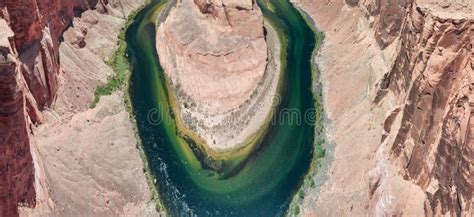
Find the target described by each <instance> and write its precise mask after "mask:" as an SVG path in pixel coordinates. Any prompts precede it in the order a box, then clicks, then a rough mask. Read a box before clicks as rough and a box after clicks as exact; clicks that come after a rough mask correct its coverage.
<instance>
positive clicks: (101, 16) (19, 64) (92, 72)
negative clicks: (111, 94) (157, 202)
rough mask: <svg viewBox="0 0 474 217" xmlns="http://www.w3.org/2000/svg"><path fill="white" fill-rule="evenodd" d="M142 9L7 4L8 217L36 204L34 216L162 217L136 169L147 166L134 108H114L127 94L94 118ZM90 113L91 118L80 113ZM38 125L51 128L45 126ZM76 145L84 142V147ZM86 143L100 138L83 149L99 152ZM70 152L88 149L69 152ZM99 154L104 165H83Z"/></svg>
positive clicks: (3, 5) (0, 26) (116, 3)
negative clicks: (111, 60)
mask: <svg viewBox="0 0 474 217" xmlns="http://www.w3.org/2000/svg"><path fill="white" fill-rule="evenodd" d="M142 4H144V2H143V1H129V2H122V1H120V0H113V1H86V0H84V1H82V0H75V1H65V0H57V1H29V0H22V1H8V0H3V1H0V30H1V31H0V43H1V44H0V77H1V79H0V92H1V94H0V98H1V100H0V129H1V131H0V179H1V180H0V216H17V215H18V209H17V207H18V205H20V207H24V206H26V207H36V208H35V209H25V208H22V214H24V215H33V216H45V215H47V216H51V215H58V216H61V215H78V214H79V213H80V214H84V213H89V215H92V216H93V215H119V214H124V213H128V214H130V215H140V216H143V215H156V213H154V209H153V205H152V204H149V203H148V202H147V200H148V198H149V196H148V192H147V191H146V189H147V187H146V182H145V180H144V179H145V178H144V176H143V172H142V170H141V169H137V168H141V166H140V165H141V160H140V158H139V157H138V152H137V149H135V148H134V146H135V144H136V140H135V137H134V135H133V133H132V132H133V127H132V125H131V124H130V121H129V119H128V115H127V114H126V112H125V107H124V106H123V105H121V104H119V105H113V107H114V110H113V111H109V110H110V108H109V107H110V106H111V105H112V104H113V102H120V99H121V97H122V95H120V94H119V95H118V96H115V98H114V100H113V101H112V102H111V101H110V100H109V101H107V102H106V103H105V104H104V105H102V104H101V106H100V109H98V110H97V111H96V112H98V113H99V115H96V116H94V115H93V114H95V113H96V112H93V111H92V112H91V111H89V112H87V111H85V110H87V109H88V106H89V104H90V102H91V100H92V98H93V92H94V89H95V87H96V86H97V85H98V84H101V83H104V82H105V81H106V80H107V76H108V75H110V74H112V73H113V72H112V70H111V69H110V68H109V67H108V66H107V65H106V64H105V63H104V61H106V60H107V58H108V57H109V56H110V55H111V54H112V52H113V50H114V48H115V47H117V35H118V34H119V32H120V30H121V28H123V25H124V23H125V20H126V17H127V16H128V14H130V13H131V12H132V11H133V10H135V9H137V8H138V7H139V6H141V5H142ZM88 9H92V10H88ZM86 10H87V11H86ZM84 11H86V12H85V13H84ZM73 20H74V23H73V22H72V21H73ZM70 26H72V27H73V28H70V29H69V30H68V33H67V34H65V35H63V32H64V31H65V30H66V29H67V28H69V27H70ZM64 40H65V41H66V43H62V45H61V46H60V42H61V41H64ZM117 109H118V111H117ZM45 110H46V111H45ZM82 111H84V112H87V114H89V115H85V114H82V115H76V114H77V113H79V112H82ZM90 114H92V115H90ZM76 116H77V117H76ZM91 116H92V117H91ZM86 119H87V122H86ZM73 120H74V121H73ZM102 120H106V122H103V121H102ZM83 121H84V122H85V123H89V124H83ZM91 121H92V122H91ZM97 122H98V123H100V124H95V123H97ZM113 123H115V124H119V125H121V126H123V127H122V128H116V127H115V125H114V124H113ZM38 124H43V125H41V126H40V127H39V128H36V125H38ZM110 126H113V127H112V128H110ZM89 127H100V128H101V129H104V130H106V132H102V133H103V134H104V135H105V136H102V137H101V136H100V135H96V136H93V135H92V134H91V133H90V132H89V133H81V132H82V131H86V132H87V129H89ZM109 128H110V129H109ZM107 129H108V130H107ZM94 132H96V131H94ZM97 132H98V131H97ZM98 133H99V132H98ZM35 134H36V135H45V137H46V138H47V139H44V138H43V139H41V138H40V139H37V138H36V136H35ZM64 135H67V136H66V137H64ZM70 138H76V139H74V142H75V144H71V140H70ZM83 138H95V139H94V140H93V141H88V142H84V143H86V144H89V145H94V146H95V145H97V146H98V147H94V148H82V147H83V146H84V145H83V144H84V143H81V142H79V141H82V139H83ZM116 140H117V141H116ZM107 141H109V142H110V141H112V143H114V144H115V146H114V148H115V149H116V151H115V153H116V154H114V155H115V156H113V155H106V154H105V153H106V152H107V150H108V149H107V147H108V146H107V145H104V144H105V143H104V142H107ZM119 141H123V142H119ZM125 141H126V142H125ZM67 147H69V148H73V147H74V148H79V149H81V151H79V152H77V151H64V152H63V151H61V150H63V149H66V150H68V149H67ZM100 147H102V148H100ZM94 150H95V151H94ZM131 153H134V154H131ZM121 154H125V155H126V156H127V157H126V159H127V160H126V162H127V165H122V166H120V169H117V168H115V167H114V166H113V165H119V162H114V160H113V159H115V160H118V161H120V162H123V160H120V159H125V158H124V157H123V156H122V157H120V156H118V155H121ZM94 155H100V156H102V157H101V159H102V161H99V162H97V161H90V162H89V163H84V162H82V160H79V159H83V158H84V157H88V156H89V157H90V156H94ZM111 159H112V160H111ZM78 160H79V161H78ZM104 162H110V163H104ZM79 168H81V169H79ZM91 171H93V173H94V171H95V172H96V173H97V174H102V173H104V172H105V171H113V175H109V176H107V175H105V176H104V175H97V176H95V175H90V172H91ZM94 174H95V173H94ZM127 177H128V178H127ZM115 179H118V180H120V181H116V180H115ZM83 180H89V181H90V182H88V183H84V182H83ZM53 186H54V187H53ZM61 186H63V187H61ZM55 187H57V188H55ZM71 189H74V190H71ZM126 189H134V190H133V192H130V191H128V190H126ZM81 192H82V193H81ZM86 192H88V193H87V194H86ZM97 195H99V196H101V197H102V198H101V199H98V198H97ZM71 204H76V206H75V207H74V206H72V207H71ZM150 207H151V209H150ZM84 211H85V212H84ZM89 211H90V212H89ZM81 212H82V213H81Z"/></svg>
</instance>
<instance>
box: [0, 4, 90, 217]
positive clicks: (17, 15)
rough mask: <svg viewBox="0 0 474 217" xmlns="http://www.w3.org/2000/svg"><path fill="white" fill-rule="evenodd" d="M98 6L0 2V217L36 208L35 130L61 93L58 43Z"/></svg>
mask: <svg viewBox="0 0 474 217" xmlns="http://www.w3.org/2000/svg"><path fill="white" fill-rule="evenodd" d="M96 4H97V1H86V0H75V1H69V0H53V1H46V0H39V1H38V0H36V1H33V0H0V93H1V94H0V130H1V131H0V216H16V215H18V211H17V204H19V203H21V204H24V205H27V206H34V205H35V190H34V187H33V183H34V169H33V162H32V156H31V153H30V143H31V141H30V135H31V130H30V125H31V124H32V123H40V122H41V121H42V120H41V119H42V118H41V112H40V110H41V109H42V108H43V107H45V106H48V105H50V104H51V103H52V102H53V101H54V99H55V94H56V91H57V87H58V80H59V76H60V74H61V73H60V72H61V69H60V67H59V53H58V52H59V51H58V47H59V41H60V37H61V34H62V32H63V31H64V30H65V29H66V28H67V27H68V26H69V25H70V23H71V20H72V18H73V17H74V16H75V15H76V16H77V15H80V13H81V12H82V11H84V10H86V9H88V8H92V7H94V6H95V5H96Z"/></svg>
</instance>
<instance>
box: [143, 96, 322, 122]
mask: <svg viewBox="0 0 474 217" xmlns="http://www.w3.org/2000/svg"><path fill="white" fill-rule="evenodd" d="M266 103H271V105H270V106H271V107H272V108H273V110H272V112H273V113H272V114H271V122H270V124H271V125H274V126H276V125H280V126H283V125H292V126H301V125H303V124H304V125H314V124H315V122H316V118H317V114H318V113H317V110H316V109H315V108H307V109H301V108H296V107H285V105H283V106H282V103H285V104H288V102H283V101H282V97H281V96H280V95H278V94H276V95H274V96H273V97H268V99H267V101H264V102H262V103H261V105H262V106H268V104H266ZM265 104H266V105H265ZM292 106H297V105H292ZM249 110H250V111H249ZM249 110H247V115H252V114H253V113H255V112H256V111H252V109H249ZM275 112H277V113H276V114H275ZM176 118H179V121H180V122H181V123H193V122H197V120H196V119H193V118H192V117H190V115H181V114H175V113H174V112H173V110H172V109H171V108H169V109H168V108H165V106H164V105H163V104H162V103H159V104H158V106H157V107H155V108H153V109H150V110H149V111H148V113H147V121H148V124H150V125H154V126H156V125H160V124H170V123H174V122H175V121H176ZM225 123H226V124H229V125H242V124H245V121H242V117H241V116H239V115H235V114H234V115H232V114H230V115H228V116H227V117H226V121H225ZM194 124H195V123H194Z"/></svg>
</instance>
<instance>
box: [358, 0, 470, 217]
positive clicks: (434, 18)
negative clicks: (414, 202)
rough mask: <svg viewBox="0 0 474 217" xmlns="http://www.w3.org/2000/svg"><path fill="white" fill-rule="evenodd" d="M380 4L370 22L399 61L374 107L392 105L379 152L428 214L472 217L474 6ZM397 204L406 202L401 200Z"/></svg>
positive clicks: (376, 193)
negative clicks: (420, 197)
mask: <svg viewBox="0 0 474 217" xmlns="http://www.w3.org/2000/svg"><path fill="white" fill-rule="evenodd" d="M384 3H385V2H383V1H382V2H381V3H380V4H382V5H381V6H380V16H379V15H378V14H374V15H373V16H379V17H378V20H376V21H375V23H374V25H375V37H376V40H377V42H379V45H380V47H381V48H385V47H386V46H388V45H389V44H390V43H393V41H394V40H395V38H396V37H398V40H399V41H398V42H397V43H398V44H397V54H398V55H397V58H396V59H395V61H394V62H393V66H392V67H391V68H390V70H389V71H387V72H386V73H385V74H384V77H383V79H382V80H381V81H380V82H379V86H378V93H377V95H376V97H375V99H374V103H375V105H377V104H379V103H381V101H389V102H391V103H394V104H395V105H394V106H393V108H392V110H391V113H390V114H389V115H388V116H387V119H386V120H385V122H384V135H383V136H382V141H381V142H382V145H383V146H385V148H386V154H387V155H388V159H389V161H390V162H391V163H392V164H393V166H394V168H395V170H396V171H397V174H398V175H400V176H402V177H403V179H405V180H409V181H411V182H412V183H414V184H416V185H417V186H419V187H420V190H421V191H423V192H424V193H425V195H426V196H425V197H426V198H425V201H424V204H423V207H424V214H425V215H428V216H431V215H433V214H443V215H451V216H467V214H468V213H471V214H472V211H473V209H474V207H472V206H473V204H472V202H473V190H474V138H473V135H472V132H473V131H472V130H473V129H474V120H473V119H472V117H473V116H474V113H473V112H472V109H473V106H474V104H473V103H474V95H473V90H472V89H473V87H474V86H473V84H474V73H473V67H474V65H473V64H472V58H473V56H472V54H473V52H472V42H473V41H472V39H473V36H474V33H473V32H472V30H473V28H474V26H473V24H474V20H473V17H472V10H471V5H470V3H468V1H466V2H464V3H463V2H462V1H457V2H453V3H449V2H448V1H439V4H438V3H436V2H433V1H415V2H410V1H406V2H405V1H399V2H395V1H390V3H392V4H394V5H395V6H394V9H393V10H390V7H389V8H388V11H385V10H384V9H386V8H384V7H383V4H384ZM385 4H387V3H385ZM364 7H365V8H370V7H368V5H364ZM384 11H385V12H386V14H384V13H383V12H384ZM369 16H371V15H369ZM389 17H390V18H393V19H390V18H389ZM369 19H370V18H369ZM390 21H391V22H390ZM371 178H372V179H371V189H370V192H371V197H373V198H372V200H374V201H377V200H380V198H381V197H387V196H384V194H387V191H386V190H384V189H377V188H378V187H379V185H380V183H382V182H383V180H381V179H383V176H381V175H380V174H379V173H377V172H374V173H373V177H371ZM406 193H407V194H408V193H409V192H408V191H407V192H406ZM397 202H398V203H399V204H403V203H404V201H403V199H402V198H399V201H397ZM398 213H403V211H402V210H398ZM388 214H391V213H388Z"/></svg>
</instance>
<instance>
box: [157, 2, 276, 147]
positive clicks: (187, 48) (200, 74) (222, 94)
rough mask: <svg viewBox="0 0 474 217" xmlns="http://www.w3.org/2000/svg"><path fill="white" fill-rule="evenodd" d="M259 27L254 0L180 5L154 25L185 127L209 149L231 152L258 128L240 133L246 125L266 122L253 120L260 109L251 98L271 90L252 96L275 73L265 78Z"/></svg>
mask: <svg viewBox="0 0 474 217" xmlns="http://www.w3.org/2000/svg"><path fill="white" fill-rule="evenodd" d="M263 25H264V23H263V15H262V12H261V11H260V8H259V7H258V5H257V4H256V2H255V1H253V0H245V1H237V0H184V1H179V2H177V4H176V5H175V6H174V7H173V8H172V9H171V11H170V13H169V15H168V16H167V17H166V20H165V21H164V22H163V23H162V24H160V25H159V28H158V31H157V50H158V55H159V59H160V63H161V65H162V67H163V69H164V70H165V73H166V74H167V75H168V76H169V78H170V80H171V85H172V87H173V89H174V92H175V94H176V96H177V98H178V101H179V102H180V109H181V114H182V117H183V119H184V122H185V123H186V124H188V127H189V128H190V129H191V130H193V131H195V132H197V133H198V134H199V135H200V136H202V137H203V139H204V140H205V141H206V143H207V144H208V145H209V146H211V147H212V148H215V149H221V150H222V149H232V148H235V146H236V145H239V143H243V140H244V139H246V137H248V136H249V135H251V134H252V133H254V132H255V130H256V128H258V127H259V126H261V123H255V124H254V125H255V127H253V128H252V129H245V128H248V127H247V126H248V123H249V121H251V120H252V119H261V121H259V122H262V121H263V119H265V114H263V115H260V114H259V115H257V116H262V117H258V118H252V115H254V114H255V113H258V112H257V110H259V107H265V106H263V105H256V106H255V104H258V103H260V102H257V103H255V102H252V100H253V99H251V98H252V96H255V97H253V98H258V95H262V96H263V95H266V94H267V93H266V92H271V91H274V90H275V88H273V87H271V88H267V89H268V90H264V91H260V92H259V93H257V92H258V91H257V89H258V87H259V85H261V84H262V83H265V82H264V81H263V80H264V77H267V78H268V79H269V80H272V79H273V77H275V76H273V75H276V74H278V73H277V72H278V71H277V72H275V71H272V72H270V73H272V74H273V75H271V76H270V75H269V76H264V74H265V70H266V66H267V57H268V56H267V52H268V51H267V44H266V42H265V36H264V26H263ZM276 43H278V42H276ZM271 68H273V67H271ZM272 70H273V69H272ZM272 76H273V77H272ZM277 80H278V79H275V80H274V81H275V82H273V81H271V82H270V83H276V81H277ZM260 101H263V100H260ZM269 104H271V103H269ZM250 107H252V108H250ZM265 109H266V108H265ZM265 109H264V110H265ZM239 121H241V122H242V123H240V122H239ZM231 126H235V128H236V129H231V128H232V127H231ZM254 128H255V129H254ZM244 134H245V135H244Z"/></svg>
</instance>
